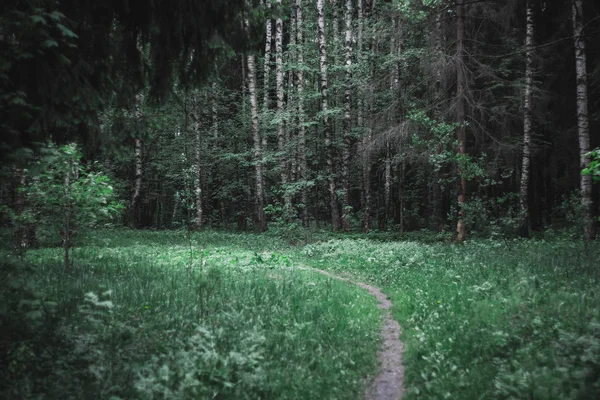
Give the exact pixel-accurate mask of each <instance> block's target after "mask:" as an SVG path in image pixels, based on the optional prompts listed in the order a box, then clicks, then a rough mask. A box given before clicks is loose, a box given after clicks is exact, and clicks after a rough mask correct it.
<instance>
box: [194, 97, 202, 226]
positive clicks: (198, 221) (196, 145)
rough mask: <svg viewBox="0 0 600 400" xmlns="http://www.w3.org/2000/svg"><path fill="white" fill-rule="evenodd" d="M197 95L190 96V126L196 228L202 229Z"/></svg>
mask: <svg viewBox="0 0 600 400" xmlns="http://www.w3.org/2000/svg"><path fill="white" fill-rule="evenodd" d="M198 96H199V95H198V94H197V93H194V94H193V95H192V114H193V116H194V122H193V124H192V127H193V132H194V140H195V141H194V150H195V155H196V168H195V172H196V179H195V185H196V188H195V192H196V227H197V228H202V211H203V210H202V152H201V135H200V104H199V103H200V100H199V98H198Z"/></svg>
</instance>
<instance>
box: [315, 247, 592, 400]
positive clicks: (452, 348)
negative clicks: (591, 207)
mask: <svg viewBox="0 0 600 400" xmlns="http://www.w3.org/2000/svg"><path fill="white" fill-rule="evenodd" d="M584 246H585V245H584V244H583V243H581V242H573V241H571V240H570V239H568V238H561V237H554V238H551V239H550V240H548V241H544V240H540V241H532V240H530V241H525V240H516V239H515V240H510V241H498V240H476V241H468V242H467V243H465V245H463V246H456V245H449V244H431V245H425V244H421V243H417V242H393V243H378V242H375V241H372V240H364V239H359V240H339V239H338V240H329V241H326V242H322V243H317V244H311V245H309V246H306V247H305V248H304V251H305V254H306V260H307V263H309V264H310V265H313V266H317V267H319V268H325V269H329V270H332V271H334V272H337V273H340V274H341V273H348V274H350V275H352V276H354V277H356V278H357V279H366V280H369V281H372V282H374V283H376V284H378V285H380V286H382V287H383V288H384V290H385V292H386V293H387V294H388V295H389V296H390V298H391V299H392V302H393V303H394V308H393V314H394V316H395V317H396V318H398V320H399V322H400V325H401V326H402V328H403V334H402V338H403V340H404V342H405V345H406V350H405V353H404V363H405V365H406V372H405V376H406V382H405V383H406V388H407V394H406V395H405V397H406V398H407V399H418V398H427V399H445V398H457V399H476V398H490V399H491V398H493V399H525V398H540V399H542V398H544V399H549V398H560V399H596V398H598V396H600V363H599V362H598V360H599V358H598V357H599V352H598V350H599V349H600V330H599V325H598V324H599V321H600V319H599V317H600V307H599V304H600V302H599V301H598V300H599V299H598V296H599V295H598V294H599V293H600V291H599V290H598V289H599V287H598V286H599V285H598V282H599V278H600V274H599V271H598V266H597V260H598V259H599V257H600V247H599V246H598V245H597V244H594V243H591V244H588V247H587V248H585V247H584Z"/></svg>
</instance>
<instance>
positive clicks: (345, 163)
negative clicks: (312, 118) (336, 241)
mask: <svg viewBox="0 0 600 400" xmlns="http://www.w3.org/2000/svg"><path fill="white" fill-rule="evenodd" d="M344 20H345V27H346V35H345V43H344V45H345V46H344V47H345V53H346V54H345V58H346V62H345V64H346V65H345V72H346V82H345V86H346V87H345V91H344V137H343V140H344V142H343V147H342V193H343V198H342V224H343V227H344V230H345V231H346V232H347V231H349V230H350V220H349V215H348V214H349V213H350V210H351V207H350V194H349V190H350V189H349V186H350V182H349V180H350V146H351V132H350V129H351V127H352V126H351V125H352V114H351V113H350V111H351V108H350V107H351V104H352V0H346V13H345V17H344Z"/></svg>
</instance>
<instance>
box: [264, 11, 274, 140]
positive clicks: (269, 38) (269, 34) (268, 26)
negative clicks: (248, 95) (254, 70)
mask: <svg viewBox="0 0 600 400" xmlns="http://www.w3.org/2000/svg"><path fill="white" fill-rule="evenodd" d="M266 7H267V10H266V12H267V13H269V12H270V10H271V0H267V1H266ZM272 42H273V26H272V21H271V18H269V17H267V20H266V22H265V61H264V65H263V74H264V75H263V111H267V110H268V109H269V105H270V104H269V81H270V78H271V45H272ZM264 138H265V139H264V140H265V142H263V147H264V146H265V145H266V136H264Z"/></svg>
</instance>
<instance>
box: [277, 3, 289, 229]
mask: <svg viewBox="0 0 600 400" xmlns="http://www.w3.org/2000/svg"><path fill="white" fill-rule="evenodd" d="M277 11H278V17H277V19H276V21H275V74H276V81H277V149H278V151H279V169H280V172H279V173H280V175H281V186H282V188H283V193H284V194H283V198H284V214H285V218H286V219H287V218H288V217H289V215H290V212H291V199H290V196H289V194H288V193H287V188H286V186H287V183H288V169H287V162H286V160H287V156H286V154H285V130H284V118H283V111H284V110H283V107H284V99H283V20H282V19H281V0H277Z"/></svg>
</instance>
